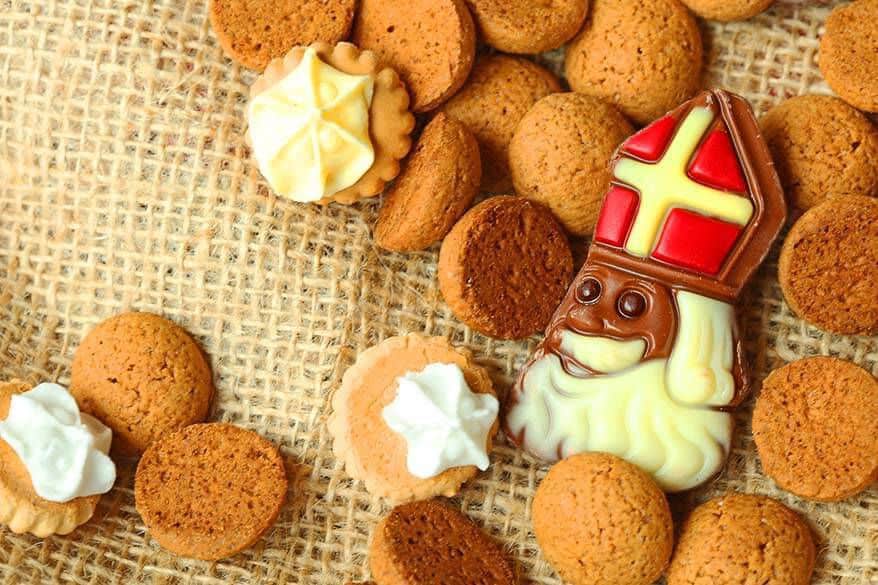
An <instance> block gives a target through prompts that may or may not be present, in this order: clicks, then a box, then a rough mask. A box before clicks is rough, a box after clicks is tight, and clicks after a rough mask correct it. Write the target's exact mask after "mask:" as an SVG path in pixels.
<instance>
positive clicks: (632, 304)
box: [618, 290, 646, 319]
mask: <svg viewBox="0 0 878 585" xmlns="http://www.w3.org/2000/svg"><path fill="white" fill-rule="evenodd" d="M618 309H619V314H620V315H622V316H623V317H626V318H628V319H634V318H637V317H640V316H641V315H643V312H644V311H646V298H645V297H644V296H643V295H642V294H640V293H639V292H637V291H633V290H629V291H626V292H623V293H622V295H621V296H620V297H619V303H618Z"/></svg>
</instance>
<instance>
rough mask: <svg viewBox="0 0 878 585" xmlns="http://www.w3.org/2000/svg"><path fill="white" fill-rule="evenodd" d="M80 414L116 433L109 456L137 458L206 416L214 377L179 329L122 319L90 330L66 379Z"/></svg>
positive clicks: (146, 319)
mask: <svg viewBox="0 0 878 585" xmlns="http://www.w3.org/2000/svg"><path fill="white" fill-rule="evenodd" d="M70 393H71V394H73V396H74V398H76V401H77V402H78V403H79V406H80V408H81V409H82V411H83V412H86V413H88V414H91V415H93V416H95V417H96V418H97V419H99V420H100V421H102V422H103V423H104V424H106V425H107V426H108V427H110V428H111V429H112V430H113V438H114V440H113V452H114V453H116V454H119V455H122V456H133V455H139V454H140V453H142V452H143V451H144V450H145V449H146V448H147V447H148V446H149V445H150V443H152V442H153V441H155V440H156V439H158V438H160V437H162V436H163V435H165V434H167V433H169V432H172V431H175V430H177V429H181V428H183V427H185V426H187V425H190V424H192V423H196V422H201V421H203V420H204V419H205V418H206V417H207V413H208V408H209V407H210V401H211V399H212V398H213V394H214V388H213V376H212V374H211V371H210V366H209V365H208V363H207V359H206V358H205V356H204V354H203V353H202V351H201V348H200V347H198V344H197V343H195V340H193V339H192V337H190V336H189V334H188V333H186V331H184V330H183V329H182V328H181V327H180V326H178V325H176V324H175V323H172V322H171V321H168V320H167V319H165V318H164V317H160V316H158V315H153V314H152V313H136V312H135V313H123V314H121V315H117V316H115V317H112V318H110V319H107V320H106V321H103V322H102V323H100V324H99V325H98V326H97V327H95V328H94V329H92V330H91V332H89V334H88V335H86V337H85V339H83V341H82V343H81V344H80V346H79V347H78V348H77V350H76V354H75V355H74V356H73V367H72V372H71V379H70Z"/></svg>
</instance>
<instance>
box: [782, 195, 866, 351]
mask: <svg viewBox="0 0 878 585" xmlns="http://www.w3.org/2000/svg"><path fill="white" fill-rule="evenodd" d="M876 266H878V198H875V197H863V196H858V195H849V196H846V197H835V198H832V199H827V200H826V201H824V202H823V203H821V204H820V205H818V206H817V207H813V208H811V209H809V210H808V211H807V212H806V213H805V214H804V215H803V216H802V217H801V218H799V220H798V221H797V222H796V223H795V225H793V228H792V229H791V230H790V232H789V234H788V235H787V238H786V240H785V241H784V243H783V248H782V249H781V253H780V262H779V263H778V276H779V279H780V286H781V289H782V290H783V294H784V298H785V299H786V301H787V303H788V304H789V306H790V308H791V309H792V310H793V311H794V312H795V313H796V314H797V315H798V316H799V317H801V318H803V319H805V320H806V321H808V322H809V323H812V324H814V325H816V326H817V327H820V328H821V329H825V330H827V331H832V332H835V333H842V334H848V335H874V334H875V333H878V295H876V294H875V291H876V290H878V270H876V269H875V267H876Z"/></svg>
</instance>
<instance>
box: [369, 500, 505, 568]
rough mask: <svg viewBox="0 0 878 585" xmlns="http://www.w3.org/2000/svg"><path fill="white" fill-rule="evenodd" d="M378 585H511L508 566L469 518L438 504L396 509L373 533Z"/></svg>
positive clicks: (372, 561) (372, 552) (426, 502)
mask: <svg viewBox="0 0 878 585" xmlns="http://www.w3.org/2000/svg"><path fill="white" fill-rule="evenodd" d="M369 565H370V566H371V568H372V578H373V579H374V580H375V583H376V584H377V585H473V584H474V583H478V584H479V585H514V583H515V573H514V571H513V567H512V562H511V561H510V560H509V559H508V558H507V557H506V556H505V555H504V554H503V550H502V549H501V548H500V545H498V544H497V543H495V542H494V541H493V540H491V539H490V537H488V535H486V534H485V533H484V532H482V531H481V530H480V529H479V527H478V526H476V525H475V524H474V523H473V522H472V521H471V520H470V519H469V518H467V517H466V516H464V515H463V514H461V513H460V512H458V511H457V510H454V509H452V508H451V507H449V506H448V505H446V504H444V503H440V502H439V501H437V500H424V501H420V502H412V503H410V504H403V505H402V506H398V507H396V508H394V509H393V511H391V512H390V514H389V515H388V516H387V517H386V518H385V519H384V520H382V521H381V523H380V524H379V525H378V526H377V527H376V528H375V533H374V535H373V536H372V544H371V546H370V547H369Z"/></svg>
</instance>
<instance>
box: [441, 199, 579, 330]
mask: <svg viewBox="0 0 878 585" xmlns="http://www.w3.org/2000/svg"><path fill="white" fill-rule="evenodd" d="M572 278H573V255H572V253H571V251H570V245H569V244H568V242H567V238H566V236H565V235H564V231H563V229H562V228H561V225H560V224H559V223H558V221H557V220H556V219H555V217H554V216H553V215H552V212H550V211H549V210H548V209H547V208H546V207H544V206H543V205H541V204H539V203H536V202H534V201H530V200H528V199H524V198H522V197H510V196H499V197H493V198H491V199H488V200H487V201H483V202H482V203H480V204H479V205H477V206H475V207H474V208H472V209H471V210H470V211H468V212H467V213H466V215H464V216H463V217H462V218H461V220H460V221H459V222H457V224H456V225H455V226H454V227H453V228H452V230H451V232H450V233H449V234H448V236H447V237H446V238H445V241H444V242H442V249H441V250H440V251H439V289H440V290H441V292H442V296H443V297H444V298H445V302H446V303H448V306H449V307H451V310H452V311H453V312H454V314H455V315H456V316H457V318H458V319H460V320H461V321H463V322H464V323H466V324H467V325H469V326H470V327H472V328H473V329H475V330H476V331H478V332H480V333H483V334H485V335H488V336H490V337H495V338H498V339H522V338H524V337H527V336H529V335H533V334H534V333H538V332H540V331H542V330H543V329H545V327H546V325H548V323H549V319H550V318H551V317H552V314H553V313H554V312H555V308H556V307H557V306H558V303H560V302H561V299H562V298H563V297H564V292H565V291H566V290H567V285H569V284H570V280H571V279H572Z"/></svg>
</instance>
